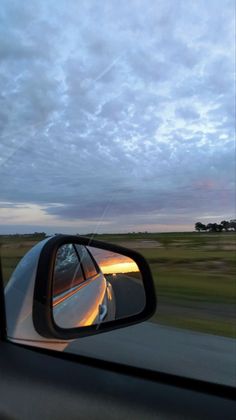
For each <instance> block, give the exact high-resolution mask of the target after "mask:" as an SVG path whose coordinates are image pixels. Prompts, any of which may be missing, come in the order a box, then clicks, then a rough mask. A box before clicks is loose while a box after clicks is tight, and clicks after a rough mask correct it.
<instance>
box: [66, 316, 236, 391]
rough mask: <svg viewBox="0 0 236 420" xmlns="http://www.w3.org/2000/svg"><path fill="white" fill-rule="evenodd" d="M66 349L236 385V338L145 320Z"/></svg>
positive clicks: (74, 343)
mask: <svg viewBox="0 0 236 420" xmlns="http://www.w3.org/2000/svg"><path fill="white" fill-rule="evenodd" d="M65 351H69V352H71V353H77V354H81V355H85V356H91V357H96V358H100V359H104V360H110V361H115V362H119V363H124V364H130V365H133V366H139V367H143V368H147V369H152V370H157V371H161V372H166V373H171V374H176V375H181V376H186V377H192V378H196V379H200V380H206V381H211V382H215V383H222V384H225V385H231V386H236V340H235V339H231V338H225V337H220V336H215V335H210V334H203V333H198V332H192V331H188V330H181V329H177V328H171V327H166V326H161V325H158V324H154V323H151V322H145V323H142V324H138V325H135V326H132V327H127V328H122V329H120V330H116V331H112V332H109V333H104V334H100V335H97V336H92V337H86V338H81V339H78V340H75V341H74V342H72V343H71V344H69V346H68V347H67V348H66V350H65Z"/></svg>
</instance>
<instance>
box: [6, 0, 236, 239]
mask: <svg viewBox="0 0 236 420" xmlns="http://www.w3.org/2000/svg"><path fill="white" fill-rule="evenodd" d="M234 57H235V5H234V1H233V0H232V1H231V0H230V1H228V0H227V1H222V0H208V1H205V0H191V1H185V0H183V1H182V0H164V1H162V0H129V1H127V0H125V1H124V0H119V2H116V1H112V0H109V1H107V0H103V1H101V2H99V1H97V0H86V1H76V0H74V1H70V0H66V1H64V0H60V1H59V2H58V1H57V0H40V1H35V0H31V1H30V2H19V1H13V0H1V8H0V234H3V233H30V232H34V231H45V232H47V233H56V232H61V233H66V232H68V233H88V232H91V233H92V232H97V233H102V232H121V233H122V232H132V231H149V232H152V231H155V232H164V231H188V230H193V229H194V223H195V222H196V221H201V222H203V223H209V222H215V221H216V222H220V221H221V220H224V219H226V220H230V219H233V218H235V128H234V118H235V102H234V97H235V84H234V80H235V74H234V72H235V61H234V60H235V58H234Z"/></svg>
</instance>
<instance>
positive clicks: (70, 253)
mask: <svg viewBox="0 0 236 420" xmlns="http://www.w3.org/2000/svg"><path fill="white" fill-rule="evenodd" d="M83 281H84V276H83V273H82V270H81V264H80V261H79V258H78V255H77V253H76V251H75V249H74V246H73V245H72V244H68V245H63V246H61V247H60V248H59V249H58V251H57V256H56V261H55V267H54V279H53V289H54V290H53V292H54V295H55V296H56V295H58V294H61V293H64V292H66V291H67V290H68V289H71V288H73V287H75V286H77V285H79V284H80V283H82V282H83Z"/></svg>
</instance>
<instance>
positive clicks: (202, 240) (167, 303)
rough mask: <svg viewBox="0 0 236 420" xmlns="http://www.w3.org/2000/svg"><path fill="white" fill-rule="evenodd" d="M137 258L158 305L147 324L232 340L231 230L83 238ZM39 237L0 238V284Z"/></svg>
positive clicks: (234, 241) (235, 238)
mask: <svg viewBox="0 0 236 420" xmlns="http://www.w3.org/2000/svg"><path fill="white" fill-rule="evenodd" d="M87 236H93V238H95V239H97V240H102V241H106V242H111V243H114V244H119V245H122V246H125V247H127V248H132V249H135V250H136V251H138V252H140V253H141V254H143V255H144V256H145V257H146V258H147V260H148V262H149V264H150V266H151V270H152V274H153V279H154V282H155V287H156V294H157V298H158V307H157V311H156V313H155V315H154V316H153V317H152V319H151V321H152V322H157V323H159V324H164V325H169V326H174V327H179V328H186V329H191V330H195V331H201V332H206V333H210V334H216V335H222V336H227V337H234V338H235V337H236V322H235V321H236V305H235V304H236V234H235V232H221V233H217V232H210V233H209V232H184V233H129V234H102V235H87ZM44 237H45V234H44V233H35V234H33V235H30V234H29V235H1V236H0V245H1V259H2V272H3V280H4V284H7V282H8V280H9V278H10V276H11V274H12V272H13V270H14V268H15V267H16V265H17V263H18V262H19V261H20V259H21V258H22V257H23V255H24V254H25V253H26V252H27V251H28V250H29V249H30V248H31V247H32V246H34V245H35V244H36V243H37V242H39V241H40V240H42V239H44Z"/></svg>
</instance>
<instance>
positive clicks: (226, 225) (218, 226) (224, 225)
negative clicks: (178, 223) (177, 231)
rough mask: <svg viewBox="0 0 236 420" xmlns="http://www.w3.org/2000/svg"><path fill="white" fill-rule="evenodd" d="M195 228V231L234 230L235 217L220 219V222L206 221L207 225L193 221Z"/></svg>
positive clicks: (235, 225) (235, 224) (235, 226)
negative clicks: (228, 219)
mask: <svg viewBox="0 0 236 420" xmlns="http://www.w3.org/2000/svg"><path fill="white" fill-rule="evenodd" d="M195 230H196V231H197V232H206V231H207V232H222V231H225V232H236V219H233V220H230V221H227V220H222V222H220V223H208V224H207V225H204V223H201V222H197V223H195Z"/></svg>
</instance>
